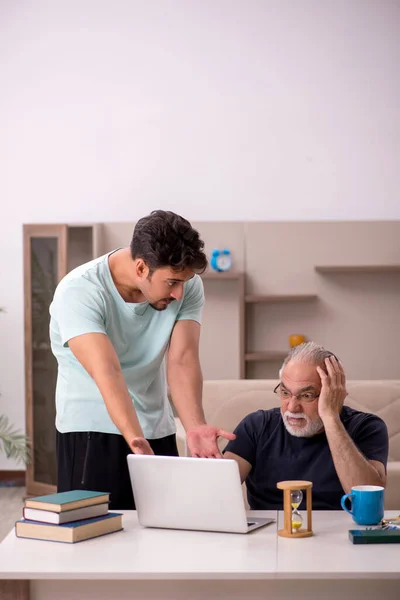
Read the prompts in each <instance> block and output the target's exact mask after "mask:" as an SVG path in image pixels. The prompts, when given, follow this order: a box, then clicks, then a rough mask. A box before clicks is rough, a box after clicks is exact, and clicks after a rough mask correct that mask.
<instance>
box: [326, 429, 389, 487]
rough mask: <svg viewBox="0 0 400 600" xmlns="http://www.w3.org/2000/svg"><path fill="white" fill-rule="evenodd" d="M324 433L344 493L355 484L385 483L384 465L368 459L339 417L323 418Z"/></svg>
mask: <svg viewBox="0 0 400 600" xmlns="http://www.w3.org/2000/svg"><path fill="white" fill-rule="evenodd" d="M324 426H325V433H326V437H327V439H328V444H329V448H330V451H331V454H332V459H333V463H334V465H335V469H336V473H337V476H338V477H339V479H340V483H341V484H342V487H343V489H344V491H345V492H346V494H348V493H349V492H350V491H351V488H352V487H353V486H355V485H381V486H383V487H385V485H386V469H385V466H384V465H383V464H382V463H381V462H379V461H377V460H368V459H367V458H365V456H363V454H362V453H361V452H360V450H359V449H358V448H357V446H356V445H355V443H354V442H353V440H352V439H351V437H350V436H349V434H348V433H347V431H346V429H345V428H344V426H343V423H342V422H341V420H340V418H331V419H325V420H324Z"/></svg>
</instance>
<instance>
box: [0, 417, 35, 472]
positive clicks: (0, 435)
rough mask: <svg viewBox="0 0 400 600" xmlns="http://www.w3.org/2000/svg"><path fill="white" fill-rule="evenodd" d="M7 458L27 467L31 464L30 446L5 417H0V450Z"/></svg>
mask: <svg viewBox="0 0 400 600" xmlns="http://www.w3.org/2000/svg"><path fill="white" fill-rule="evenodd" d="M1 449H3V450H4V453H5V455H6V457H7V458H13V459H15V460H16V461H17V462H20V463H22V464H24V465H28V464H29V463H30V462H31V458H32V455H31V446H30V442H29V439H28V437H27V436H26V435H24V434H22V433H20V431H19V430H16V429H14V428H13V426H12V425H11V424H10V423H9V420H8V418H7V417H6V416H5V415H0V450H1Z"/></svg>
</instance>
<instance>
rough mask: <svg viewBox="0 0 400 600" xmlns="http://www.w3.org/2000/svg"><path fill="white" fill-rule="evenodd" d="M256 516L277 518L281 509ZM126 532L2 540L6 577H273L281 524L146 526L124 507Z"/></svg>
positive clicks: (0, 566)
mask: <svg viewBox="0 0 400 600" xmlns="http://www.w3.org/2000/svg"><path fill="white" fill-rule="evenodd" d="M250 514H253V515H256V514H258V515H259V516H261V515H262V516H265V517H270V518H273V519H276V518H277V513H276V511H268V512H264V511H261V512H259V513H258V512H255V513H250ZM122 524H123V527H124V530H123V531H120V532H117V533H113V534H111V535H106V536H103V537H99V538H97V539H92V540H86V541H84V542H80V543H78V544H61V543H55V542H46V541H38V540H27V539H21V538H17V537H16V536H15V533H14V531H11V532H10V533H9V534H8V536H7V537H6V538H5V539H4V540H3V542H2V544H0V578H1V579H54V578H57V579H62V578H73V579H94V578H95V579H149V578H151V579H203V578H206V579H213V578H216V579H224V578H226V579H232V578H235V577H237V578H240V579H243V578H249V579H251V578H252V577H255V578H257V579H258V578H260V576H261V578H264V577H273V575H274V573H275V571H276V544H277V535H276V532H277V523H272V524H271V525H268V526H266V527H262V528H261V529H259V530H258V531H254V532H252V533H248V534H232V533H214V532H212V533H211V532H198V531H177V530H167V529H150V528H143V527H141V526H140V525H139V523H138V521H137V516H136V512H135V511H124V516H123V519H122Z"/></svg>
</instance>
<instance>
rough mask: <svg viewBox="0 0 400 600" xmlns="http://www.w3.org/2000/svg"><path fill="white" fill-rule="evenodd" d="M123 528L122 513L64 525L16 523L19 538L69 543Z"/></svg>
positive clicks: (29, 522) (16, 533)
mask: <svg viewBox="0 0 400 600" xmlns="http://www.w3.org/2000/svg"><path fill="white" fill-rule="evenodd" d="M121 529H123V527H122V514H121V513H108V514H107V515H103V516H102V517H95V518H94V519H84V520H83V521H74V522H72V523H63V524H62V525H53V524H50V523H40V522H36V521H25V520H23V521H17V522H16V523H15V535H16V536H17V537H19V538H28V539H32V540H46V541H49V542H66V543H68V544H75V543H76V542H83V541H84V540H89V539H91V538H95V537H99V536H101V535H106V534H107V533H115V532H116V531H121Z"/></svg>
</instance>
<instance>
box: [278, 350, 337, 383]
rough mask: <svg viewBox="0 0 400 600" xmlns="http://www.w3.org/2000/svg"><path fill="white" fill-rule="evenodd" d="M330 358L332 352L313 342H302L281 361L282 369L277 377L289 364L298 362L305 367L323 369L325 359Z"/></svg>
mask: <svg viewBox="0 0 400 600" xmlns="http://www.w3.org/2000/svg"><path fill="white" fill-rule="evenodd" d="M330 356H335V355H334V354H333V352H330V351H329V350H325V348H324V347H323V346H319V345H318V344H316V343H315V342H304V343H303V344H299V345H298V346H295V347H294V348H292V349H291V350H290V352H289V354H288V355H287V357H286V358H285V360H284V361H283V364H282V367H281V368H280V370H279V377H281V375H282V371H283V369H284V368H285V367H286V365H287V364H288V363H289V362H299V363H304V364H307V365H319V366H323V367H325V359H326V358H329V357H330ZM335 358H336V356H335ZM324 370H325V369H324Z"/></svg>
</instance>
